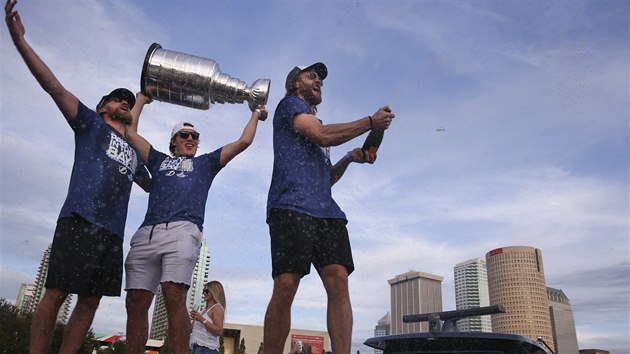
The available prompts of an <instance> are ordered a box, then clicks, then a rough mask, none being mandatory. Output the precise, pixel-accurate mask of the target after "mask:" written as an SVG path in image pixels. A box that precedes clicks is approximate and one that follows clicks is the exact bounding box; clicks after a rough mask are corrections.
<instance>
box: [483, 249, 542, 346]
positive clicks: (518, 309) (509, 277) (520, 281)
mask: <svg viewBox="0 0 630 354" xmlns="http://www.w3.org/2000/svg"><path fill="white" fill-rule="evenodd" d="M486 265H487V269H488V293H489V295H490V305H503V306H504V307H505V309H506V312H505V313H499V314H495V315H492V316H491V319H492V331H493V332H495V333H510V334H518V335H522V336H525V337H529V338H531V339H532V340H537V339H538V337H542V339H543V340H544V341H545V343H547V345H549V347H551V348H553V347H554V340H553V332H552V329H551V318H550V316H549V301H548V300H547V287H546V285H545V272H544V267H543V261H542V253H541V251H540V250H539V249H537V248H533V247H524V246H514V247H503V248H497V249H494V250H492V251H490V252H488V253H486Z"/></svg>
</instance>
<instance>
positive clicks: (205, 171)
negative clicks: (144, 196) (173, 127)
mask: <svg viewBox="0 0 630 354" xmlns="http://www.w3.org/2000/svg"><path fill="white" fill-rule="evenodd" d="M221 149H222V148H219V149H217V150H215V151H213V152H212V153H209V154H204V155H200V156H196V157H185V156H177V157H172V156H169V155H166V154H164V153H162V152H159V151H157V150H155V149H154V148H153V147H151V150H150V151H149V158H148V161H147V167H148V168H149V171H150V172H151V175H152V176H153V181H152V183H151V192H150V193H149V207H148V209H147V214H146V216H145V218H144V222H143V223H142V226H146V225H156V224H162V223H166V222H173V221H190V222H192V223H193V224H196V225H197V227H199V231H203V220H204V214H205V212H206V201H207V200H208V192H209V191H210V186H211V185H212V181H213V180H214V177H215V176H216V175H217V173H219V171H221V169H222V167H221V162H220V160H219V158H220V157H221Z"/></svg>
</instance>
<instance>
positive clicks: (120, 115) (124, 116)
mask: <svg viewBox="0 0 630 354" xmlns="http://www.w3.org/2000/svg"><path fill="white" fill-rule="evenodd" d="M109 116H110V117H111V118H112V120H115V121H118V122H121V123H123V124H125V125H130V124H131V113H129V112H126V111H121V110H119V109H117V110H116V111H115V112H113V113H112V114H110V115H109Z"/></svg>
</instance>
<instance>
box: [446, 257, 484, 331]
mask: <svg viewBox="0 0 630 354" xmlns="http://www.w3.org/2000/svg"><path fill="white" fill-rule="evenodd" d="M454 273H455V306H456V308H457V309H458V310H467V309H471V308H477V307H484V306H489V305H490V296H489V295H488V275H487V271H486V261H484V260H482V259H479V258H475V259H469V260H467V261H464V262H461V263H458V264H456V265H455V268H454ZM457 327H458V328H459V330H460V331H462V332H492V323H491V321H490V316H489V315H486V316H475V317H467V318H463V319H461V320H459V321H457Z"/></svg>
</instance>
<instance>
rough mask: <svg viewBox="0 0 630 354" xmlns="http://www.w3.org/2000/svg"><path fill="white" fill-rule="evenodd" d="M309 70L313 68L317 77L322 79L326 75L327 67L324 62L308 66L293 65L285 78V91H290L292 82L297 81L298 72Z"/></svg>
mask: <svg viewBox="0 0 630 354" xmlns="http://www.w3.org/2000/svg"><path fill="white" fill-rule="evenodd" d="M309 70H315V72H316V73H317V76H319V79H320V80H322V81H323V80H324V79H325V78H326V76H328V68H326V65H324V63H315V64H313V65H309V66H295V67H293V69H291V71H289V74H288V75H287V79H286V81H285V82H284V87H285V88H286V89H287V92H291V91H292V87H293V83H294V82H295V81H297V79H298V77H299V76H300V74H301V73H303V72H305V71H309Z"/></svg>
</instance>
